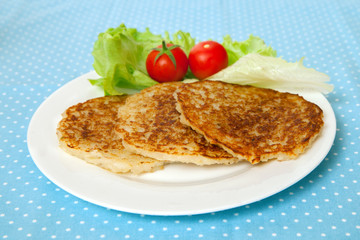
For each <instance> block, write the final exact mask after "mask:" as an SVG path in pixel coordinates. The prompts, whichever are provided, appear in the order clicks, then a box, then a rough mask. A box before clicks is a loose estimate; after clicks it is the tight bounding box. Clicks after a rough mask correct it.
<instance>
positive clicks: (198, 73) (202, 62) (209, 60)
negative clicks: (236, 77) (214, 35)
mask: <svg viewBox="0 0 360 240" xmlns="http://www.w3.org/2000/svg"><path fill="white" fill-rule="evenodd" d="M227 65H228V55H227V52H226V50H225V48H224V47H223V46H222V45H221V44H220V43H217V42H215V41H204V42H200V43H198V44H196V45H195V46H194V47H193V48H192V49H191V51H190V54H189V66H190V70H191V71H192V73H193V74H194V75H195V77H197V78H198V79H200V80H201V79H205V78H207V77H209V76H211V75H213V74H215V73H217V72H219V71H220V70H222V69H224V68H226V67H227Z"/></svg>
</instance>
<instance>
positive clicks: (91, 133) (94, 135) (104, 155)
mask: <svg viewBox="0 0 360 240" xmlns="http://www.w3.org/2000/svg"><path fill="white" fill-rule="evenodd" d="M126 98H127V96H106V97H99V98H94V99H90V100H88V101H86V102H84V103H79V104H76V105H74V106H71V107H69V108H68V109H67V110H66V111H65V112H64V113H63V114H62V116H63V118H62V120H61V121H60V122H59V124H58V128H57V136H58V138H59V144H60V147H61V148H62V149H63V150H65V151H66V152H68V153H70V154H72V155H74V156H77V157H79V158H82V159H84V160H86V161H87V162H90V163H93V164H96V165H98V166H100V167H102V168H105V169H107V170H110V171H112V172H116V173H125V172H133V173H142V172H148V171H153V170H156V169H159V168H162V166H163V165H164V163H163V162H159V161H156V160H154V159H151V158H147V157H143V156H140V155H137V154H133V153H130V152H128V151H126V150H125V149H124V147H123V145H122V140H121V139H120V138H119V136H118V135H117V134H115V131H114V128H115V124H116V123H117V121H118V116H117V114H118V109H119V107H120V106H122V105H123V104H124V103H125V100H126Z"/></svg>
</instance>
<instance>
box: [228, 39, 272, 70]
mask: <svg viewBox="0 0 360 240" xmlns="http://www.w3.org/2000/svg"><path fill="white" fill-rule="evenodd" d="M222 45H223V46H224V48H225V50H226V52H227V54H228V57H229V63H228V65H229V66H230V65H232V64H234V63H235V62H236V61H237V60H239V59H240V58H241V57H243V56H245V55H247V54H249V53H258V54H261V55H263V56H271V57H276V51H275V50H274V49H273V48H271V47H270V46H267V45H266V44H265V42H264V40H262V39H261V38H259V37H256V36H253V35H250V36H249V38H248V39H247V40H245V41H242V42H238V41H233V40H232V39H231V37H230V36H229V35H226V36H225V37H224V41H223V43H222Z"/></svg>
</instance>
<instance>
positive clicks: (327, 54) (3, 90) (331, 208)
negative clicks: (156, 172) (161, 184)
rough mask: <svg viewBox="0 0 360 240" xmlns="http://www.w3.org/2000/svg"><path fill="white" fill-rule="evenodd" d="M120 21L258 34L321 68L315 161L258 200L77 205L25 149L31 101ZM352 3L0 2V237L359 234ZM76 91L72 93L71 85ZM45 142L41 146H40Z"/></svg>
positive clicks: (81, 70)
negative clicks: (329, 141)
mask: <svg viewBox="0 0 360 240" xmlns="http://www.w3.org/2000/svg"><path fill="white" fill-rule="evenodd" d="M121 23H125V24H126V25H127V26H128V27H134V28H137V29H139V30H141V31H143V30H145V28H146V27H149V28H150V30H151V31H152V32H154V33H164V31H166V30H167V31H169V32H170V33H173V32H175V31H177V30H180V29H181V30H184V31H187V32H190V33H191V34H192V36H194V37H196V39H197V40H205V39H209V38H211V39H214V40H219V41H221V40H222V37H223V36H224V35H226V34H229V35H230V36H231V37H232V38H233V39H234V40H237V41H242V40H246V39H247V38H248V36H249V35H250V34H253V35H256V36H259V37H261V38H262V39H264V40H265V42H266V43H267V44H269V45H271V46H272V47H273V48H274V49H276V50H277V53H278V56H281V57H282V58H284V59H286V60H287V61H291V62H294V61H298V60H299V59H300V58H301V57H303V56H305V62H304V63H305V65H306V66H308V67H312V68H315V69H316V70H318V71H320V72H324V73H326V74H328V75H329V76H330V78H331V83H332V84H333V85H334V87H335V88H334V91H332V92H331V93H329V94H327V95H325V96H326V98H327V100H328V101H329V103H330V104H331V106H332V108H333V110H334V112H335V115H336V121H337V129H336V136H335V141H334V144H333V146H332V148H331V150H330V152H329V153H328V155H327V156H326V158H325V159H324V160H323V161H322V162H321V164H320V165H319V166H318V167H317V168H315V169H314V170H313V171H312V172H310V174H308V175H307V176H305V177H304V178H303V179H302V180H300V181H299V182H297V183H296V184H294V185H292V186H290V187H288V188H286V189H284V190H282V191H281V192H279V193H277V194H275V195H272V196H270V197H268V198H265V199H263V200H260V201H257V202H254V203H251V204H247V205H244V206H240V207H237V208H233V209H228V210H223V211H219V212H210V213H206V214H200V215H185V216H152V215H141V214H135V213H127V212H121V211H117V210H112V209H109V208H105V207H101V206H98V205H95V204H92V203H90V202H87V201H84V200H82V199H80V198H78V197H76V196H74V195H72V194H70V193H68V192H67V191H65V190H63V189H62V188H60V187H58V186H57V185H56V184H54V183H53V182H52V181H50V180H49V179H48V178H47V177H46V176H45V175H44V174H43V173H42V172H41V171H40V170H39V169H38V168H37V166H36V165H35V163H34V161H33V159H32V157H31V156H30V153H29V150H28V148H27V130H28V125H29V123H30V120H31V118H32V116H33V114H34V113H35V111H36V109H37V108H38V107H39V106H40V104H41V103H42V102H43V101H44V100H45V99H47V97H49V96H50V95H51V94H52V93H53V92H54V91H55V90H57V89H58V88H60V87H61V86H63V85H64V84H65V83H67V82H70V81H71V80H73V79H75V78H77V77H78V76H81V75H83V74H85V73H88V72H90V71H92V70H93V67H92V63H93V57H92V55H91V51H92V48H93V44H94V42H95V40H96V39H97V35H98V34H99V33H100V32H103V31H105V30H106V29H107V28H109V27H117V26H118V25H120V24H121ZM359 77H360V1H356V0H354V1H348V0H343V1H335V0H334V1H326V0H318V1H313V0H303V1H285V0H280V1H265V0H264V1H261V0H255V1H236V0H229V1H221V0H207V1H205V0H183V1H175V0H174V1H173V0H166V1H140V0H133V1H125V0H124V1H123V0H120V1H111V0H109V1H100V0H99V1H70V0H62V1H57V0H55V1H44V0H36V1H24V0H13V1H0V239H15V240H19V239H86V240H88V239H286V240H288V239H360V177H359V176H360V156H359V150H360V149H359V146H360V129H359V127H360V124H359V121H360V114H359V113H360V96H359V95H360V79H359ZM79 94H81V89H79ZM45 147H46V146H44V148H45Z"/></svg>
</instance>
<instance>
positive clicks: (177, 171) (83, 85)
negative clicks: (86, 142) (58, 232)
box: [28, 72, 336, 215]
mask: <svg viewBox="0 0 360 240" xmlns="http://www.w3.org/2000/svg"><path fill="white" fill-rule="evenodd" d="M96 78H98V76H97V75H96V73H95V72H90V73H88V74H85V75H83V76H81V77H79V78H77V79H75V80H73V81H71V82H69V83H68V84H66V85H64V86H63V87H61V88H60V89H59V90H57V91H56V92H54V93H53V94H52V95H51V96H50V97H49V98H47V99H46V100H45V101H44V102H43V103H42V104H41V106H40V107H39V108H38V110H37V111H36V112H35V114H34V116H33V118H32V119H31V122H30V125H29V129H28V148H29V151H30V154H31V156H32V158H33V160H34V162H35V163H36V165H37V166H38V168H39V169H40V170H41V171H42V172H43V173H44V174H45V175H46V176H47V177H48V178H49V179H50V180H51V181H53V182H54V183H55V184H56V185H58V186H59V187H61V188H63V189H64V190H65V191H67V192H69V193H71V194H73V195H75V196H77V197H79V198H81V199H84V200H86V201H89V202H91V203H94V204H97V205H100V206H103V207H107V208H111V209H116V210H120V211H125V212H132V213H140V214H150V215H192V214H201V213H208V212H214V211H220V210H225V209H229V208H234V207H238V206H242V205H245V204H249V203H252V202H255V201H259V200H261V199H264V198H266V197H269V196H271V195H273V194H275V193H278V192H279V191H281V190H283V189H285V188H287V187H289V186H291V185H293V184H294V183H296V182H297V181H299V180H300V179H302V178H303V177H305V176H306V175H307V174H309V173H310V172H311V171H312V170H313V169H314V168H315V167H317V166H318V165H319V164H320V162H321V161H322V160H323V159H324V158H325V156H326V155H327V153H328V152H329V150H330V148H331V146H332V143H333V141H334V137H335V132H336V120H335V115H334V112H333V110H332V108H331V106H330V104H329V102H328V101H327V100H326V98H325V97H324V96H323V95H322V94H320V93H315V92H312V93H309V92H306V93H305V92H302V93H299V94H301V95H303V96H304V97H305V98H306V99H307V100H309V101H312V102H314V103H316V104H317V105H318V106H320V107H321V108H322V109H323V111H324V118H325V125H324V128H323V131H322V132H321V135H320V136H319V137H318V138H317V140H316V141H315V142H314V144H313V145H312V147H311V148H310V149H308V150H307V151H306V153H305V154H302V155H301V156H300V157H299V158H298V159H297V160H292V161H284V162H278V161H272V162H268V163H265V164H258V165H256V166H250V164H248V163H246V162H243V163H240V164H237V165H233V166H209V167H197V166H193V165H185V164H173V165H168V166H166V167H165V169H164V170H161V171H157V172H154V173H147V174H143V175H141V176H129V175H117V174H112V173H110V172H108V171H105V170H103V169H101V168H98V167H96V166H93V165H91V164H87V163H85V162H84V161H82V160H80V159H77V158H75V157H72V156H70V155H68V154H66V153H65V152H63V151H62V150H61V149H60V148H59V147H58V141H57V137H56V134H55V132H56V127H57V124H58V122H59V121H60V119H61V113H62V112H64V111H65V110H66V109H67V108H68V107H70V106H72V105H74V104H77V103H79V102H82V101H85V100H87V99H90V98H94V97H98V96H102V95H103V92H102V90H100V89H98V88H96V87H94V86H91V85H90V83H89V82H88V79H96Z"/></svg>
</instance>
